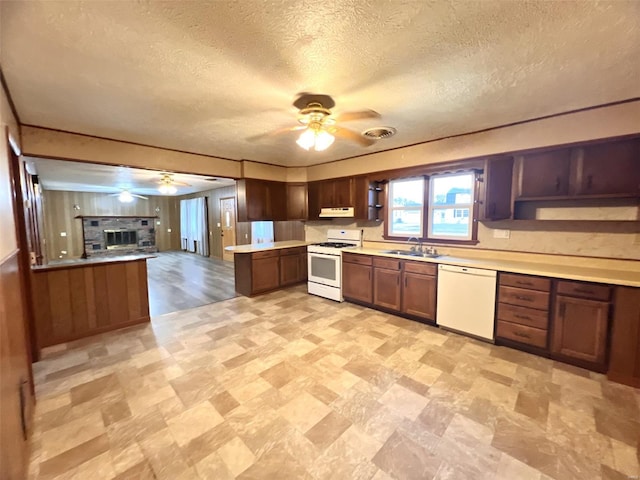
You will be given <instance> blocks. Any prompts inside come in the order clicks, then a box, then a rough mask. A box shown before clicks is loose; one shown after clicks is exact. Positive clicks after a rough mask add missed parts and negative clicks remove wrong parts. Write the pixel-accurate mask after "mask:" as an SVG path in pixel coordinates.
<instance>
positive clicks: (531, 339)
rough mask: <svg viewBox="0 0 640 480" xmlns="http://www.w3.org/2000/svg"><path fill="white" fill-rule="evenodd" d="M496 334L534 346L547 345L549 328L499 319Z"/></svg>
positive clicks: (541, 346) (542, 346)
mask: <svg viewBox="0 0 640 480" xmlns="http://www.w3.org/2000/svg"><path fill="white" fill-rule="evenodd" d="M496 336H497V337H502V338H507V339H509V340H514V341H516V342H520V343H526V344H527V345H533V346H534V347H539V348H546V347H547V330H541V329H539V328H533V327H525V326H524V325H517V324H515V323H511V322H503V321H501V320H498V328H497V330H496Z"/></svg>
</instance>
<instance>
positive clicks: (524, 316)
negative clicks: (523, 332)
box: [498, 303, 549, 330]
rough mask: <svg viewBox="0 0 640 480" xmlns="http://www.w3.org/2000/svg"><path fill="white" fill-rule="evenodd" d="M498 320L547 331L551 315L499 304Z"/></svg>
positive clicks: (543, 311)
mask: <svg viewBox="0 0 640 480" xmlns="http://www.w3.org/2000/svg"><path fill="white" fill-rule="evenodd" d="M498 320H505V321H507V322H511V323H517V324H520V325H526V326H528V327H535V328H541V329H543V330H546V329H547V328H548V326H549V313H548V312H547V311H545V310H535V309H533V308H527V307H516V306H515V305H509V304H508V303H499V304H498Z"/></svg>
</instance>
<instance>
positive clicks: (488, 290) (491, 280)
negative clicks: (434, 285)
mask: <svg viewBox="0 0 640 480" xmlns="http://www.w3.org/2000/svg"><path fill="white" fill-rule="evenodd" d="M496 277H497V274H496V272H495V270H484V269H481V268H469V267H455V266H453V265H442V264H440V265H438V300H437V304H436V305H437V307H436V323H437V324H438V325H440V326H441V327H444V328H446V329H450V330H453V331H456V332H460V333H467V334H469V335H472V336H474V337H478V338H481V339H485V340H490V341H493V339H494V336H493V323H494V314H495V308H496Z"/></svg>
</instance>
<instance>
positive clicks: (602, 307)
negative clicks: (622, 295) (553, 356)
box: [551, 295, 609, 366]
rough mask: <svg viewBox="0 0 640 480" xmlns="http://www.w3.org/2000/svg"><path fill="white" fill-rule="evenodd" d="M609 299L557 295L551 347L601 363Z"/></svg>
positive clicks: (584, 360) (604, 352)
mask: <svg viewBox="0 0 640 480" xmlns="http://www.w3.org/2000/svg"><path fill="white" fill-rule="evenodd" d="M608 318H609V303H607V302H596V301H593V300H585V299H582V298H572V297H565V296H562V295H558V296H557V297H556V307H555V312H554V318H553V339H552V347H551V351H552V352H553V353H557V354H560V355H563V356H565V357H568V358H574V359H576V360H580V361H583V362H589V363H593V364H596V365H600V366H604V363H605V360H606V350H607V327H608Z"/></svg>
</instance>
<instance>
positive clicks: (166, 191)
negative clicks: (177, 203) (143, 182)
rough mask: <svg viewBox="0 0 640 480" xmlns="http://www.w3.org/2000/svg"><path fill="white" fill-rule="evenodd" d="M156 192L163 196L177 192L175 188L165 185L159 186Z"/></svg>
mask: <svg viewBox="0 0 640 480" xmlns="http://www.w3.org/2000/svg"><path fill="white" fill-rule="evenodd" d="M158 190H159V191H160V193H161V194H163V195H174V194H175V193H176V192H177V191H178V189H177V188H176V187H175V186H173V185H170V184H166V183H163V184H162V185H160V187H158Z"/></svg>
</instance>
